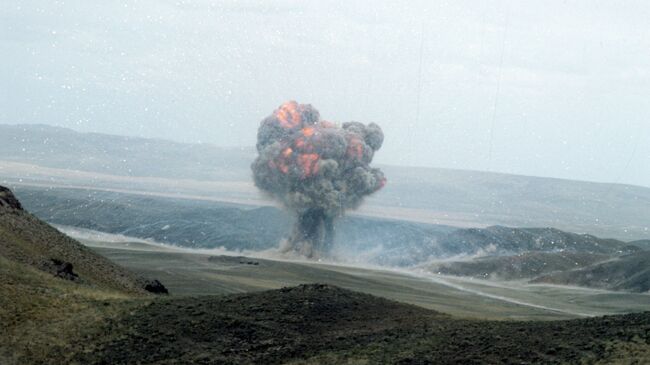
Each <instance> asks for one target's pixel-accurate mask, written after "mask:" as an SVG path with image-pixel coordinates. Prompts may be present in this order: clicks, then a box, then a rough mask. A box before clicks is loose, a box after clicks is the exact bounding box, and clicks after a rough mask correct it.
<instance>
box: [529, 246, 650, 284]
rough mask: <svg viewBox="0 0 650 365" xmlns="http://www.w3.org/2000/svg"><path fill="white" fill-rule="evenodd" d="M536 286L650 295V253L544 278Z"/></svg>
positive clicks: (625, 257) (618, 258)
mask: <svg viewBox="0 0 650 365" xmlns="http://www.w3.org/2000/svg"><path fill="white" fill-rule="evenodd" d="M534 282H538V283H553V284H563V285H578V286H586V287H592V288H604V289H613V290H627V291H632V292H637V293H648V292H650V251H644V252H638V253H634V254H629V255H624V256H621V257H617V258H615V259H612V260H609V261H606V262H602V263H599V264H595V265H591V266H587V267H585V268H582V269H577V270H572V271H565V272H559V273H554V274H549V275H545V276H542V277H540V278H538V279H536V280H534Z"/></svg>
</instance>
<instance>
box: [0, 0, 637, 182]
mask: <svg viewBox="0 0 650 365" xmlns="http://www.w3.org/2000/svg"><path fill="white" fill-rule="evenodd" d="M405 4H408V6H407V5H405ZM1 5H2V10H1V11H0V54H2V57H0V85H1V87H0V123H11V124H15V123H45V124H52V125H59V126H65V127H71V128H73V129H76V130H80V131H97V132H107V133H113V134H127V135H139V136H147V137H160V138H167V139H173V140H180V141H187V142H196V141H202V142H210V143H214V144H217V145H253V144H254V142H255V137H256V129H257V126H258V124H259V121H260V120H261V119H262V118H263V117H265V116H266V115H268V114H269V113H271V112H272V111H273V109H275V108H276V107H277V106H278V105H279V104H281V103H282V102H283V101H285V100H288V99H295V100H297V101H299V102H303V103H311V104H313V105H315V106H316V107H317V108H318V109H319V110H320V112H321V116H322V117H323V118H325V119H328V120H332V121H338V122H342V121H348V120H358V121H362V122H370V121H374V122H376V123H378V124H380V125H381V126H382V127H383V129H384V132H385V134H386V141H385V144H384V148H383V149H382V150H381V151H379V153H378V154H377V156H376V161H378V162H382V163H391V164H402V165H422V166H436V167H450V168H461V169H478V170H492V171H502V172H511V173H519V174H528V175H539V176H553V177H563V178H574V179H582V180H595V181H610V182H611V181H613V182H624V183H634V184H640V185H645V186H650V118H649V117H650V101H649V100H648V99H649V97H650V22H649V21H648V20H649V19H650V2H647V1H595V0H589V1H537V2H534V1H514V0H513V1H457V0H453V1H447V2H437V1H422V2H419V3H418V2H406V1H394V2H380V1H341V2H329V1H161V0H151V1H90V0H80V1H47V0H44V1H10V0H2V4H1ZM418 105H419V107H418ZM490 151H491V153H490Z"/></svg>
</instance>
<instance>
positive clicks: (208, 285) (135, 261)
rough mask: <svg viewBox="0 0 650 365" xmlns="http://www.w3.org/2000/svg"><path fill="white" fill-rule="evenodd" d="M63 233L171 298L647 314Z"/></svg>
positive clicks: (532, 292)
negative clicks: (277, 294)
mask: <svg viewBox="0 0 650 365" xmlns="http://www.w3.org/2000/svg"><path fill="white" fill-rule="evenodd" d="M64 230H65V229H64ZM66 232H67V233H68V234H72V235H75V234H76V235H77V237H76V238H78V239H79V240H80V241H81V242H83V243H84V244H86V245H88V246H90V247H92V248H93V249H94V250H95V251H96V252H98V253H100V254H101V255H103V256H106V257H108V258H109V259H111V260H112V261H114V262H116V263H118V264H120V265H122V266H124V267H127V268H129V269H131V270H133V271H136V272H139V273H141V274H142V275H144V276H146V277H153V278H157V279H159V280H160V281H162V282H163V283H164V284H165V285H166V286H167V288H169V289H170V292H171V293H172V294H173V295H182V296H198V295H213V294H229V293H245V292H255V291H261V290H267V289H279V288H282V287H286V286H294V285H300V284H306V283H314V282H320V283H327V284H331V285H336V286H338V287H341V288H346V289H349V290H354V291H359V292H363V293H367V294H372V295H376V296H380V297H384V298H388V299H392V300H396V301H399V302H403V303H408V304H414V305H417V306H420V307H423V308H427V309H433V310H436V311H440V312H443V313H448V314H451V315H454V316H457V317H463V318H475V319H498V320H503V319H511V320H554V319H569V318H582V317H590V316H600V315H608V314H622V313H629V312H641V311H645V310H648V309H650V295H647V294H634V293H626V292H613V291H606V290H595V289H587V288H577V287H566V286H555V285H530V284H526V283H523V282H495V281H487V280H478V279H469V278H460V277H452V276H445V275H436V274H432V273H430V272H426V271H414V270H398V269H394V270H393V269H387V268H378V267H363V266H354V265H351V264H348V265H345V264H334V263H322V262H320V263H319V262H313V261H288V260H281V259H278V258H277V257H273V255H272V254H269V253H251V252H247V254H249V255H252V256H257V257H253V258H251V257H242V256H234V254H235V253H232V252H230V253H228V252H225V251H223V250H212V251H211V250H192V249H177V248H174V247H173V246H164V245H156V244H153V243H148V242H145V241H139V242H128V241H127V239H128V238H127V237H121V238H120V240H118V241H117V242H116V241H111V239H112V238H113V236H112V235H103V236H97V237H95V238H89V237H88V234H85V235H80V234H79V233H78V232H76V233H75V232H74V231H71V230H66ZM100 237H104V240H102V239H101V238H100ZM261 257H266V258H261ZM269 257H272V259H269Z"/></svg>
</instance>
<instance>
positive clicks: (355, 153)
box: [251, 101, 386, 257]
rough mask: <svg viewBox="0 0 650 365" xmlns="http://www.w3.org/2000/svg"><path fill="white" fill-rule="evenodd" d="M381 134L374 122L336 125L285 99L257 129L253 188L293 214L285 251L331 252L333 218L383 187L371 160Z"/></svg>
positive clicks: (311, 110) (305, 254)
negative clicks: (292, 225)
mask: <svg viewBox="0 0 650 365" xmlns="http://www.w3.org/2000/svg"><path fill="white" fill-rule="evenodd" d="M383 141H384V134H383V132H382V131H381V128H380V127H379V126H378V125H377V124H374V123H370V124H368V125H364V124H363V123H359V122H348V123H343V124H342V125H340V126H339V125H337V124H335V123H331V122H328V121H325V120H321V119H320V115H319V113H318V111H317V110H316V109H315V108H314V107H312V106H311V105H309V104H298V103H297V102H295V101H289V102H287V103H284V104H282V105H281V106H280V107H279V108H278V109H277V110H275V111H274V112H273V114H271V115H269V116H268V117H266V118H265V119H264V120H263V121H262V123H261V124H260V127H259V130H258V131H257V151H258V153H259V155H258V157H257V158H256V159H255V162H253V164H252V166H251V168H252V169H253V176H254V180H255V185H256V186H257V187H258V188H260V189H261V190H263V191H264V192H266V193H268V194H270V195H271V196H272V197H273V198H275V199H276V200H278V201H280V202H281V203H282V204H283V205H284V206H285V207H286V208H287V209H289V210H290V211H292V212H294V213H295V215H296V223H295V226H294V228H293V232H292V233H291V235H290V236H289V238H288V239H287V240H286V242H285V247H284V248H285V249H286V250H293V251H295V252H297V253H299V254H301V255H304V256H306V257H314V256H319V255H323V254H327V252H328V251H329V250H330V249H331V246H332V244H333V239H334V220H335V219H336V218H337V217H339V216H341V215H342V214H343V213H344V212H345V210H347V209H354V208H357V207H358V206H359V205H360V204H361V202H362V201H363V198H364V197H365V196H367V195H370V194H372V193H374V192H376V191H377V190H379V189H381V188H382V187H383V186H384V185H385V184H386V178H384V174H383V173H382V172H381V171H380V170H379V169H376V168H371V167H370V166H369V165H370V162H371V161H372V158H373V156H374V154H375V151H377V150H378V149H379V148H380V147H381V145H382V143H383Z"/></svg>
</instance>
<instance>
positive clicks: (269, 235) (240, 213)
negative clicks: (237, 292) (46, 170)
mask: <svg viewBox="0 0 650 365" xmlns="http://www.w3.org/2000/svg"><path fill="white" fill-rule="evenodd" d="M18 192H19V194H20V197H21V199H22V200H23V202H24V204H25V206H26V207H27V208H28V209H30V210H31V211H33V212H34V213H35V214H36V215H37V216H39V217H40V218H42V219H44V220H46V221H48V222H51V223H54V224H61V225H68V226H74V227H80V228H87V229H94V230H98V231H103V232H108V233H117V234H123V235H127V236H133V237H138V238H151V239H154V240H156V241H159V242H165V243H169V244H174V245H179V246H184V247H191V248H216V247H225V248H227V249H230V250H265V249H269V248H274V247H277V245H278V243H279V242H280V240H281V239H282V238H283V237H285V236H286V235H287V234H288V233H289V232H290V229H291V217H290V216H289V215H288V214H287V213H286V212H284V211H282V210H279V209H277V208H273V207H261V208H250V207H242V206H236V205H224V204H220V203H214V202H200V201H193V200H181V199H169V198H157V197H142V196H138V195H130V194H119V193H112V192H98V191H81V190H74V189H40V188H20V189H19V190H18ZM335 241H336V245H335V254H337V255H340V256H343V257H359V258H360V259H363V260H366V261H368V262H371V263H375V264H381V265H390V266H402V267H404V266H412V265H417V264H420V263H422V262H425V261H427V260H430V259H432V258H438V259H439V258H446V257H453V256H463V255H465V256H468V255H483V256H484V255H514V254H520V253H524V252H529V251H537V252H574V253H592V254H603V255H620V254H624V253H630V252H637V251H640V250H641V248H638V247H636V246H633V245H630V244H629V243H626V242H624V241H619V240H614V239H601V238H598V237H595V236H592V235H581V234H575V233H569V232H564V231H560V230H557V229H552V228H509V227H502V226H493V227H488V228H485V229H474V228H472V229H457V228H453V227H448V226H438V225H428V224H422V223H414V222H406V221H397V220H383V219H375V218H365V217H345V218H343V219H342V220H340V221H339V222H337V224H336V237H335Z"/></svg>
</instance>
